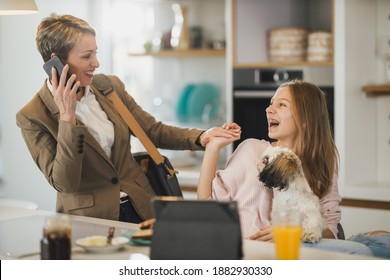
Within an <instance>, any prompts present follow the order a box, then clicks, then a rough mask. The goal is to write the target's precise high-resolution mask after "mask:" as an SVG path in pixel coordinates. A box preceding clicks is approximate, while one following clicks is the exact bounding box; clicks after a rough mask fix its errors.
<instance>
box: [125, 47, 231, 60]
mask: <svg viewBox="0 0 390 280" xmlns="http://www.w3.org/2000/svg"><path fill="white" fill-rule="evenodd" d="M225 54H226V51H225V49H189V50H162V51H150V52H142V53H129V55H130V56H152V57H178V58H184V57H212V56H225Z"/></svg>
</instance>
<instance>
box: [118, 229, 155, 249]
mask: <svg viewBox="0 0 390 280" xmlns="http://www.w3.org/2000/svg"><path fill="white" fill-rule="evenodd" d="M152 235H153V231H152V229H142V230H131V231H128V232H125V233H124V234H123V236H125V237H127V238H129V239H130V241H131V243H132V244H133V245H138V246H150V245H151V244H152Z"/></svg>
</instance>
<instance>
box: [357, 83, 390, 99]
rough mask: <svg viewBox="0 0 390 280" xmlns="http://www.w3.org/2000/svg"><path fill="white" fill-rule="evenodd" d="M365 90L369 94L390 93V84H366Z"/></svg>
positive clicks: (380, 94)
mask: <svg viewBox="0 0 390 280" xmlns="http://www.w3.org/2000/svg"><path fill="white" fill-rule="evenodd" d="M363 91H365V92H366V93H367V95H369V96H382V95H390V84H383V85H366V86H363Z"/></svg>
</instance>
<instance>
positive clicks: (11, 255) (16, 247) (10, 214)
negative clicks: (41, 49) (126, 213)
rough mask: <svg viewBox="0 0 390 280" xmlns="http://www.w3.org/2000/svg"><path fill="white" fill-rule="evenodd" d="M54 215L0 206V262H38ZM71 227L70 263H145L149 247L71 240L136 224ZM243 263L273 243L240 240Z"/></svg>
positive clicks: (320, 254)
mask: <svg viewBox="0 0 390 280" xmlns="http://www.w3.org/2000/svg"><path fill="white" fill-rule="evenodd" d="M54 214H55V213H54V212H49V211H42V210H31V209H24V208H20V207H9V206H0V259H40V254H39V240H40V239H41V237H42V226H43V222H44V219H45V217H48V216H51V215H54ZM68 216H69V217H70V221H71V224H72V243H73V248H72V259H90V260H93V259H105V260H110V259H111V260H126V259H149V253H150V247H149V246H137V245H134V244H132V243H129V244H126V245H125V246H124V247H123V248H121V249H120V250H118V251H115V252H112V253H104V254H100V253H89V252H87V251H84V249H83V248H81V247H78V246H77V245H75V240H77V239H79V238H84V237H86V236H90V235H99V234H106V233H107V229H108V227H111V226H114V227H115V228H116V231H115V236H118V235H119V236H121V235H124V234H125V233H127V232H129V231H135V230H138V225H137V224H130V223H123V222H118V221H111V220H104V219H97V218H90V217H82V216H73V215H68ZM243 252H244V257H243V259H246V260H260V259H263V260H273V259H275V254H274V247H273V243H268V242H260V241H253V240H246V239H244V240H243ZM300 258H301V259H308V260H310V259H315V260H320V259H322V260H323V259H328V260H329V259H337V260H338V259H349V260H353V259H374V258H370V257H367V256H359V255H348V254H342V253H335V252H329V251H323V250H319V249H312V248H305V247H301V254H300Z"/></svg>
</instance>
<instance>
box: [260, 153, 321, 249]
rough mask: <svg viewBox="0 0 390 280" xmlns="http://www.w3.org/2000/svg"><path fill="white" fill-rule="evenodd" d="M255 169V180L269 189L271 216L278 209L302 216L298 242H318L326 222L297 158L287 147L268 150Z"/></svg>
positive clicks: (317, 199)
mask: <svg viewBox="0 0 390 280" xmlns="http://www.w3.org/2000/svg"><path fill="white" fill-rule="evenodd" d="M258 169H259V180H260V181H261V182H263V183H264V185H265V186H266V187H268V188H271V189H273V193H274V198H273V201H272V211H271V217H272V215H273V213H275V211H280V209H282V208H283V209H286V208H287V209H288V210H294V211H298V212H299V213H301V217H302V240H303V241H304V242H311V243H314V242H317V241H319V240H320V239H321V237H322V232H323V230H324V229H325V228H326V222H325V220H324V218H323V217H322V215H321V212H320V201H319V198H318V197H317V196H316V195H315V194H314V193H313V191H312V190H311V189H310V187H309V185H308V183H307V181H306V179H305V177H304V175H303V169H302V163H301V161H300V159H299V158H298V157H297V156H296V155H295V154H294V153H293V152H292V151H291V150H289V149H287V148H281V147H270V148H267V149H266V151H265V152H264V154H263V158H262V164H259V165H258Z"/></svg>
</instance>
